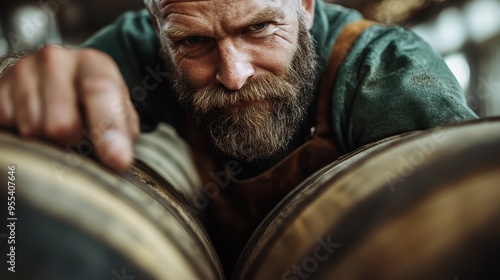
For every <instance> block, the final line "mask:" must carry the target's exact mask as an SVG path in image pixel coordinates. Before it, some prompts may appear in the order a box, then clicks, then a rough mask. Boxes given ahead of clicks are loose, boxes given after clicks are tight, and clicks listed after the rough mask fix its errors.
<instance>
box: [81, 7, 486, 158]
mask: <svg viewBox="0 0 500 280" xmlns="http://www.w3.org/2000/svg"><path fill="white" fill-rule="evenodd" d="M315 9H316V10H315V18H314V24H313V27H312V29H311V34H312V35H313V37H314V39H315V41H316V43H317V47H316V52H317V54H318V56H319V63H320V68H319V72H318V75H321V74H322V72H323V70H324V68H325V64H326V60H327V59H328V57H329V56H330V53H331V50H332V47H333V44H334V43H335V40H336V38H337V36H338V35H339V33H340V31H341V30H342V28H343V27H344V26H345V25H346V24H347V23H349V22H352V21H356V20H359V19H361V18H362V17H361V15H360V14H359V13H357V12H355V11H352V10H349V9H345V8H343V7H340V6H338V5H332V4H326V3H323V2H322V1H316V8H315ZM83 46H84V47H93V48H97V49H100V50H102V51H105V52H106V53H108V54H109V55H111V57H113V58H114V59H115V60H116V62H117V64H118V66H119V67H120V70H121V72H122V74H123V76H124V78H125V81H126V82H127V85H128V87H129V89H130V93H131V98H132V100H133V102H134V104H135V105H136V108H137V110H138V112H139V114H140V116H141V126H142V129H143V130H150V129H152V128H153V127H154V126H155V125H156V124H157V123H158V122H167V123H170V124H172V125H173V126H174V127H176V128H177V129H179V130H181V131H182V125H181V124H182V123H183V117H184V114H183V110H182V108H181V107H180V105H179V104H178V103H177V101H176V100H175V98H174V95H173V94H172V92H173V90H172V88H171V87H170V85H169V82H168V80H167V77H166V74H165V71H164V66H163V64H162V61H161V59H160V56H159V48H160V47H159V39H158V36H157V34H156V32H155V29H154V27H153V25H152V21H151V18H150V15H149V14H148V12H147V11H146V10H143V11H140V12H137V13H131V12H130V13H126V14H124V15H123V16H122V17H121V18H119V19H118V20H117V21H116V22H115V23H113V24H112V25H110V26H108V27H106V28H104V29H103V30H102V31H100V32H99V33H97V34H96V35H95V36H93V37H92V38H90V39H89V40H88V41H87V42H86V43H85V44H83ZM332 94H333V100H332V120H333V122H332V124H333V130H334V132H335V138H336V141H337V144H338V146H339V148H340V149H341V150H342V151H344V152H348V151H351V150H353V149H355V148H357V147H359V146H361V145H363V144H367V143H369V142H373V141H376V140H379V139H382V138H385V137H388V136H391V135H395V134H400V133H402V132H406V131H412V130H420V129H426V128H430V127H434V126H439V125H443V124H448V123H453V122H457V121H462V120H467V119H472V118H477V116H476V115H475V114H474V113H473V112H472V111H471V110H469V109H468V108H467V106H466V104H465V101H464V97H463V93H462V91H461V88H460V86H459V84H458V83H457V81H456V79H455V77H454V76H453V74H452V73H451V71H450V70H449V69H448V67H447V66H446V64H445V63H444V61H443V60H442V58H441V57H440V56H439V55H438V54H436V53H435V52H434V51H433V50H432V49H431V48H430V46H429V45H427V44H426V43H425V42H423V41H422V40H421V39H420V38H419V37H417V36H416V35H415V34H414V33H413V32H411V31H409V30H407V29H405V28H402V27H394V26H392V27H386V26H373V27H371V28H369V29H368V30H366V31H365V32H364V33H363V34H362V35H361V36H360V37H359V38H358V40H357V41H356V43H355V44H354V45H353V47H352V49H351V51H350V53H349V54H348V56H347V57H346V59H345V61H344V63H343V64H342V65H341V67H340V69H339V74H338V78H337V81H336V83H335V86H334V89H333V92H332ZM181 134H182V133H181Z"/></svg>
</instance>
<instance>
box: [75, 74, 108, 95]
mask: <svg viewBox="0 0 500 280" xmlns="http://www.w3.org/2000/svg"><path fill="white" fill-rule="evenodd" d="M116 88H117V87H116V84H115V83H114V81H113V80H112V79H109V78H108V77H104V76H97V75H94V76H88V77H84V78H82V80H81V83H80V89H81V91H82V92H84V93H85V94H86V95H89V94H91V95H94V94H103V93H106V92H112V91H117V90H116Z"/></svg>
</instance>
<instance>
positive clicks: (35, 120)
mask: <svg viewBox="0 0 500 280" xmlns="http://www.w3.org/2000/svg"><path fill="white" fill-rule="evenodd" d="M35 67H36V65H35V59H34V58H33V57H26V58H25V59H23V60H20V61H19V62H18V63H17V64H16V66H14V67H13V68H12V69H9V73H8V74H9V75H12V76H11V78H12V84H11V87H10V91H11V96H12V100H13V104H14V108H15V109H14V114H15V123H16V126H17V128H18V130H19V133H20V134H21V135H22V136H25V137H30V136H36V135H38V134H39V132H40V123H41V119H42V106H41V104H40V94H39V88H38V87H39V84H38V82H39V81H38V77H36V76H33V75H30V71H32V69H34V68H35ZM12 85H15V86H12Z"/></svg>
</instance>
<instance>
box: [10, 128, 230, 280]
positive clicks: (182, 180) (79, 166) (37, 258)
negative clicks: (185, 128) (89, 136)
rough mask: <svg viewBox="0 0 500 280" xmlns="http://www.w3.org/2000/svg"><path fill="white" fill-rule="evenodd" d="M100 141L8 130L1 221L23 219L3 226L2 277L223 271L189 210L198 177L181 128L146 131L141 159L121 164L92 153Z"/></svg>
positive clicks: (178, 275) (190, 275)
mask: <svg viewBox="0 0 500 280" xmlns="http://www.w3.org/2000/svg"><path fill="white" fill-rule="evenodd" d="M91 149H92V147H91V145H90V142H88V141H86V142H85V141H83V142H81V143H79V145H77V146H76V147H75V148H69V147H67V148H62V149H61V148H60V147H57V146H55V145H50V144H47V143H41V142H38V141H26V140H21V139H19V138H18V137H16V136H14V135H13V134H9V133H7V132H1V133H0V169H2V171H1V172H0V182H1V184H2V187H1V193H0V200H1V202H2V203H1V204H0V205H1V206H2V209H1V212H2V213H6V214H7V217H6V218H4V219H3V222H2V223H7V224H8V223H13V225H14V226H13V227H11V228H7V229H5V227H2V228H3V229H2V230H0V242H1V243H0V251H1V252H2V254H1V255H0V262H1V264H0V269H1V271H0V278H1V279H50V280H58V279H61V280H62V279H64V280H68V279H106V280H110V279H116V280H121V279H128V280H131V279H222V278H223V274H222V269H221V267H220V263H219V260H218V258H217V256H216V254H215V251H214V249H213V247H212V245H211V243H210V241H209V239H208V237H207V235H206V233H205V231H204V230H203V228H202V226H201V223H200V222H199V219H198V218H197V217H196V216H193V215H192V214H191V212H190V211H189V210H188V207H187V205H188V204H186V201H187V199H189V197H190V196H191V192H192V190H193V189H194V188H195V187H196V185H197V184H199V180H198V179H197V175H196V171H195V168H194V167H193V166H192V164H191V163H190V161H189V160H188V159H189V154H188V153H189V152H188V149H187V148H186V146H185V144H184V143H183V142H182V140H181V139H180V138H179V137H178V136H177V135H176V134H175V132H174V131H173V129H171V128H169V127H167V126H160V127H159V128H158V129H157V130H156V131H155V132H154V133H152V134H145V135H143V136H141V139H140V141H139V144H138V145H137V147H136V162H135V163H134V166H133V167H132V168H130V169H129V170H128V171H126V172H122V173H120V174H117V173H115V172H112V171H110V170H108V169H107V168H106V167H104V166H102V165H101V164H99V163H97V162H95V161H93V160H92V159H89V158H88V157H86V156H85V155H88V154H91ZM9 167H11V168H15V171H14V172H12V171H10V170H9V169H8V168H9ZM9 171H10V174H9ZM8 182H12V184H9V183H8ZM14 184H15V185H14ZM11 196H14V197H15V198H14V199H15V204H14V205H13V206H14V207H13V208H11V209H10V210H12V211H11V212H10V210H9V212H8V208H7V207H8V202H9V201H10V200H14V199H12V198H9V197H11ZM5 232H6V233H5ZM2 235H3V236H2ZM11 236H12V238H11ZM9 238H10V239H9ZM11 240H14V242H15V243H14V244H12V245H11V244H10V243H8V242H9V241H11ZM11 246H13V247H11ZM11 248H12V249H13V250H11ZM4 252H5V253H4ZM10 252H12V253H13V254H10V256H9V255H8V254H9V253H10ZM9 261H11V262H10V263H8V262H9ZM12 261H13V262H12ZM12 266H13V267H14V270H15V273H13V272H12V271H10V270H9V268H10V267H12Z"/></svg>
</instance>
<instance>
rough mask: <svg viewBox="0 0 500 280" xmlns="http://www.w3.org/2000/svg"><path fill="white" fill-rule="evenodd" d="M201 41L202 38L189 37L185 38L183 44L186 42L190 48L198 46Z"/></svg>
mask: <svg viewBox="0 0 500 280" xmlns="http://www.w3.org/2000/svg"><path fill="white" fill-rule="evenodd" d="M202 41H203V37H198V36H193V37H189V38H186V39H185V40H184V42H186V44H188V45H191V46H193V45H196V44H199V43H201V42H202Z"/></svg>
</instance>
